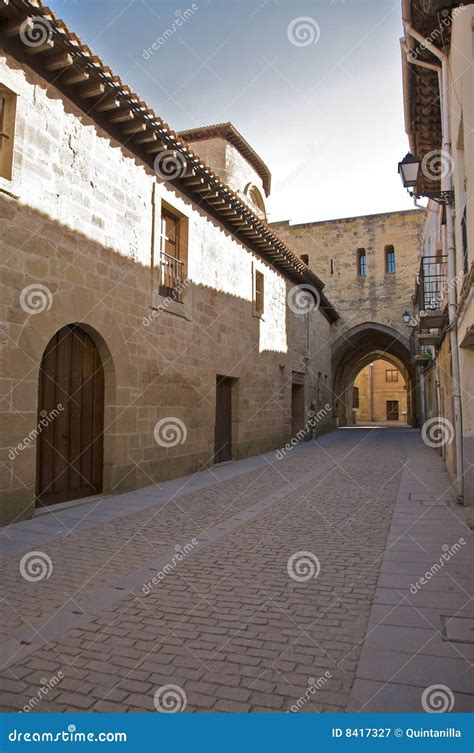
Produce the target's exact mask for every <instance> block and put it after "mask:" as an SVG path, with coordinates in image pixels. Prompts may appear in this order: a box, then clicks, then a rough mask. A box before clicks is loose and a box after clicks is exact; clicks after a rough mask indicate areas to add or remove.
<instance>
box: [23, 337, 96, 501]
mask: <svg viewBox="0 0 474 753" xmlns="http://www.w3.org/2000/svg"><path fill="white" fill-rule="evenodd" d="M38 427H39V429H38V430H39V435H38V450H37V490H36V503H37V505H39V506H41V505H51V504H55V503H57V502H64V501H66V500H70V499H78V498H80V497H87V496H88V495H90V494H97V493H99V492H100V491H102V473H103V432H104V370H103V367H102V361H101V358H100V355H99V352H98V350H97V348H96V346H95V344H94V341H93V340H92V338H91V337H90V336H89V335H88V334H87V333H86V332H85V331H84V330H83V329H81V327H79V326H77V325H74V324H72V325H67V326H66V327H63V328H62V329H60V330H59V331H58V332H57V333H56V334H55V335H54V337H53V338H52V339H51V340H50V342H49V343H48V345H47V347H46V350H45V352H44V355H43V359H42V361H41V367H40V376H39V400H38Z"/></svg>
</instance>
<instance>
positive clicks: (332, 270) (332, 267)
mask: <svg viewBox="0 0 474 753" xmlns="http://www.w3.org/2000/svg"><path fill="white" fill-rule="evenodd" d="M331 274H332V275H333V274H334V259H331Z"/></svg>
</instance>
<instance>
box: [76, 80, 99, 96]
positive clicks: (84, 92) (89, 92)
mask: <svg viewBox="0 0 474 753" xmlns="http://www.w3.org/2000/svg"><path fill="white" fill-rule="evenodd" d="M104 93H105V86H104V84H101V83H99V82H98V81H91V82H90V83H87V84H86V85H85V86H81V87H80V88H79V91H78V96H79V98H80V99H91V98H92V97H100V96H101V95H102V94H104Z"/></svg>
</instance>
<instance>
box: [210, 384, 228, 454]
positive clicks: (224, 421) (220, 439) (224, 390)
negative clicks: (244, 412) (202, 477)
mask: <svg viewBox="0 0 474 753" xmlns="http://www.w3.org/2000/svg"><path fill="white" fill-rule="evenodd" d="M231 458H232V380H231V379H230V378H229V377H221V376H218V377H217V381H216V427H215V434H214V463H223V462H225V461H226V460H230V459H231Z"/></svg>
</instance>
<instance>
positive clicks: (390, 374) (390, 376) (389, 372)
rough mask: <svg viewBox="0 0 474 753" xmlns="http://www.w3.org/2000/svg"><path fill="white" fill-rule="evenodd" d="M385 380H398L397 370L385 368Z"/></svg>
mask: <svg viewBox="0 0 474 753" xmlns="http://www.w3.org/2000/svg"><path fill="white" fill-rule="evenodd" d="M385 381H386V382H398V371H397V370H396V369H386V371H385Z"/></svg>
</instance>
